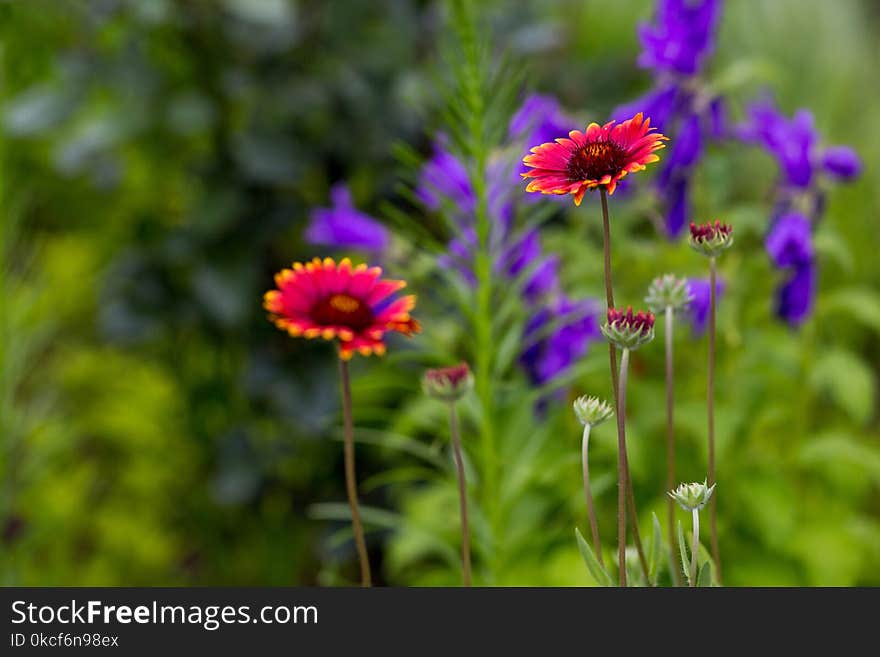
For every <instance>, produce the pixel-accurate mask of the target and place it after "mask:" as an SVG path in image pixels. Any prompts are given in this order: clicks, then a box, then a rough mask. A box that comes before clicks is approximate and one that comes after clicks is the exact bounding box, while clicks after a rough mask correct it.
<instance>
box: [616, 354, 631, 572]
mask: <svg viewBox="0 0 880 657" xmlns="http://www.w3.org/2000/svg"><path fill="white" fill-rule="evenodd" d="M628 367H629V349H624V350H623V353H622V354H621V356H620V384H619V388H618V391H617V567H618V583H619V584H620V586H626V481H627V468H626V422H625V417H626V413H625V411H626V373H627V369H628Z"/></svg>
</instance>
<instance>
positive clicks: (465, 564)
mask: <svg viewBox="0 0 880 657" xmlns="http://www.w3.org/2000/svg"><path fill="white" fill-rule="evenodd" d="M449 432H450V434H452V451H453V454H455V468H456V470H457V471H458V504H459V510H460V513H461V564H462V582H463V584H464V585H465V586H470V585H471V533H470V527H469V525H468V510H467V482H466V481H465V478H464V460H463V459H462V458H461V436H460V433H459V430H458V415H456V413H455V403H454V402H453V403H450V404H449Z"/></svg>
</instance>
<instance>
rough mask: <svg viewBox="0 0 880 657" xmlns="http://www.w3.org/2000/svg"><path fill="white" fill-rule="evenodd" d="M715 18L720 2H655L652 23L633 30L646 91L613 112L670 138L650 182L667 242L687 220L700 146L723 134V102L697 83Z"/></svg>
mask: <svg viewBox="0 0 880 657" xmlns="http://www.w3.org/2000/svg"><path fill="white" fill-rule="evenodd" d="M719 15H720V0H659V2H658V5H657V10H656V12H655V18H654V22H653V23H651V24H643V25H641V26H640V27H639V41H640V42H641V45H642V52H641V54H640V55H639V59H638V62H639V65H640V66H642V67H643V68H646V69H649V70H650V71H651V74H652V78H653V84H652V87H651V89H650V90H649V91H648V92H647V93H645V94H644V95H643V96H641V97H640V98H637V99H636V100H634V101H633V102H631V103H627V104H625V105H622V106H620V107H618V108H617V109H616V110H615V111H614V118H616V119H623V118H626V117H628V116H632V115H633V114H634V113H635V112H644V113H645V116H649V117H651V122H652V124H653V125H655V126H657V128H658V129H659V130H661V131H662V132H663V133H664V134H666V135H669V136H670V138H671V142H670V144H671V146H670V148H669V151H668V153H667V154H666V155H665V157H664V160H663V164H662V166H661V168H660V171H659V173H658V175H657V178H656V180H655V186H656V190H657V194H658V196H659V198H660V200H661V203H662V205H663V209H664V216H665V228H666V233H667V235H668V236H669V237H670V238H675V237H677V236H678V235H679V234H680V233H681V231H682V230H683V229H684V227H685V225H687V222H688V220H689V217H690V216H691V202H690V189H691V179H692V177H693V172H694V169H695V167H696V166H697V164H698V163H699V161H700V159H701V158H702V156H703V151H704V148H705V144H706V142H707V141H709V140H713V139H721V138H722V137H724V136H725V133H726V117H725V105H724V99H723V98H722V97H720V96H713V95H710V94H708V93H707V92H706V91H705V90H704V88H703V87H702V86H701V85H700V84H698V83H697V77H698V76H699V74H700V73H701V71H702V67H703V65H704V63H705V61H706V58H707V57H708V56H709V55H710V54H711V52H712V49H713V47H714V34H715V29H716V27H717V24H718V19H719Z"/></svg>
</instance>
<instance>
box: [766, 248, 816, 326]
mask: <svg viewBox="0 0 880 657" xmlns="http://www.w3.org/2000/svg"><path fill="white" fill-rule="evenodd" d="M817 273H818V272H817V271H816V265H815V262H814V261H809V262H806V263H804V264H801V265H798V266H797V267H795V269H794V273H793V275H792V276H791V278H789V279H788V280H787V281H786V282H785V283H784V284H783V285H782V287H780V288H779V290H778V292H777V294H776V314H777V315H779V317H781V318H782V319H784V320H785V321H787V322H788V323H789V324H791V325H792V326H797V325H799V324H800V323H801V322H803V321H804V320H805V319H806V318H807V317H809V315H810V312H811V311H812V309H813V300H814V298H815V296H816V278H817Z"/></svg>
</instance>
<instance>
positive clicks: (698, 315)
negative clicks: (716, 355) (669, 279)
mask: <svg viewBox="0 0 880 657" xmlns="http://www.w3.org/2000/svg"><path fill="white" fill-rule="evenodd" d="M725 287H726V286H725V283H724V281H723V280H721V279H720V278H717V279H715V302H716V303H718V301H719V300H720V299H721V296H722V295H723V294H724V288H725ZM688 290H689V291H690V293H691V302H690V303H689V304H688V307H687V315H688V319H689V320H690V322H691V331H692V332H693V335H694V337H698V336H700V335H702V334H703V332H705V330H706V323H707V322H708V321H709V306H710V304H711V299H710V294H711V285H710V284H709V280H708V279H705V278H689V279H688Z"/></svg>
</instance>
